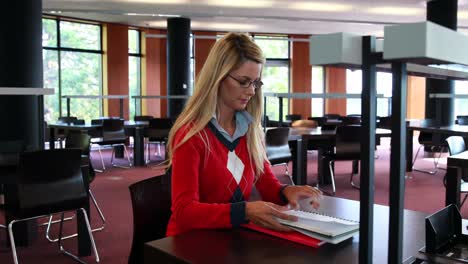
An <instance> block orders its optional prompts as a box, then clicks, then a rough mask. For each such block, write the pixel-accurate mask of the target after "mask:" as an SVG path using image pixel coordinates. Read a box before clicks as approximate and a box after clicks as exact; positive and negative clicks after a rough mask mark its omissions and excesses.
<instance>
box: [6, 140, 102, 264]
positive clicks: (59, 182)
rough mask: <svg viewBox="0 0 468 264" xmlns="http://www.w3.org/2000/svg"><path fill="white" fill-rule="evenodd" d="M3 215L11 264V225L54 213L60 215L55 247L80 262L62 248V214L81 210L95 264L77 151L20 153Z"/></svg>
mask: <svg viewBox="0 0 468 264" xmlns="http://www.w3.org/2000/svg"><path fill="white" fill-rule="evenodd" d="M6 194H7V197H6V198H7V203H6V211H7V214H8V216H9V217H11V219H14V220H11V221H10V222H9V224H8V234H9V237H10V245H11V251H12V254H13V261H14V263H18V257H17V253H16V246H15V237H14V234H13V225H14V224H15V223H18V222H23V221H28V220H32V219H36V218H39V217H46V216H49V215H51V214H55V213H62V214H61V219H62V220H61V223H60V232H59V240H58V245H59V249H60V251H61V252H62V253H64V254H65V255H67V256H70V257H72V258H74V259H75V260H78V261H81V260H80V259H79V258H78V257H77V256H75V255H73V254H71V253H70V252H68V251H66V250H65V249H64V248H63V246H62V229H63V228H62V226H63V219H64V212H66V211H75V210H81V211H82V212H83V214H84V220H85V223H86V227H87V229H88V234H89V237H90V240H91V246H92V248H93V251H94V254H95V257H96V262H99V254H98V252H97V249H96V245H95V243H94V238H93V234H92V232H91V228H90V225H89V221H88V216H87V213H86V210H85V209H84V208H85V207H86V205H87V203H88V193H87V190H86V187H85V183H84V182H83V175H82V171H81V150H80V149H56V150H41V151H34V152H23V153H21V154H20V158H19V167H18V173H17V174H16V182H15V184H14V185H11V186H10V185H9V186H8V190H7V193H6Z"/></svg>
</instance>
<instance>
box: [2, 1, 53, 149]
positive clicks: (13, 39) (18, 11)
mask: <svg viewBox="0 0 468 264" xmlns="http://www.w3.org/2000/svg"><path fill="white" fill-rule="evenodd" d="M0 7H1V8H0V9H1V10H5V12H4V13H3V14H2V16H0V17H1V18H0V35H1V36H2V38H1V39H0V87H34V88H39V87H42V86H43V72H42V1H37V0H17V1H2V2H1V4H0ZM19 89H21V88H19ZM39 102H42V100H41V98H40V97H39V96H34V95H27V96H24V95H22V96H16V95H15V96H6V95H0V124H2V129H0V140H23V142H24V143H25V144H26V147H27V148H28V149H38V148H42V146H43V145H44V138H43V120H44V115H43V110H42V109H43V105H40V104H39Z"/></svg>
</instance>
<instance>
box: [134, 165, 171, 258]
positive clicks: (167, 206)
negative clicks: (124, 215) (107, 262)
mask: <svg viewBox="0 0 468 264" xmlns="http://www.w3.org/2000/svg"><path fill="white" fill-rule="evenodd" d="M170 177H171V176H170V172H167V173H166V174H164V175H161V176H156V177H152V178H149V179H146V180H142V181H139V182H137V183H134V184H132V185H130V187H129V189H130V197H131V200H132V209H133V241H132V249H131V251H130V256H129V258H128V263H132V264H133V263H143V247H144V243H146V242H148V241H152V240H156V239H160V238H163V237H165V236H166V230H167V224H168V222H169V218H170V217H171V178H170Z"/></svg>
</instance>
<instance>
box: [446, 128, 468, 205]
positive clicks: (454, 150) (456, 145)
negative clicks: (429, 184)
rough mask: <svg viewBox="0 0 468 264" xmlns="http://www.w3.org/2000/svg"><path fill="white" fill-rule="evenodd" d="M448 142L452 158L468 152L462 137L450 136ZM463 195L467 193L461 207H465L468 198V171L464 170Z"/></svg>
mask: <svg viewBox="0 0 468 264" xmlns="http://www.w3.org/2000/svg"><path fill="white" fill-rule="evenodd" d="M446 141H447V145H448V149H449V154H450V156H452V155H456V154H459V153H461V152H463V151H465V150H466V145H465V140H464V139H463V137H461V136H450V137H448V138H447V139H446ZM444 186H447V175H445V176H444ZM461 193H465V197H464V198H463V201H462V202H461V204H460V207H462V206H463V204H464V203H465V201H466V198H468V170H467V169H463V173H462V179H461V184H460V194H461Z"/></svg>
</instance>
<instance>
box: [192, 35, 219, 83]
mask: <svg viewBox="0 0 468 264" xmlns="http://www.w3.org/2000/svg"><path fill="white" fill-rule="evenodd" d="M193 34H194V35H195V36H214V37H216V34H217V33H216V32H210V31H197V32H193ZM215 42H216V39H197V38H195V51H194V52H195V54H194V55H195V80H196V79H197V76H198V73H199V72H200V70H201V69H202V68H203V65H205V61H206V59H207V58H208V54H209V53H210V50H211V47H213V45H214V43H215Z"/></svg>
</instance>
